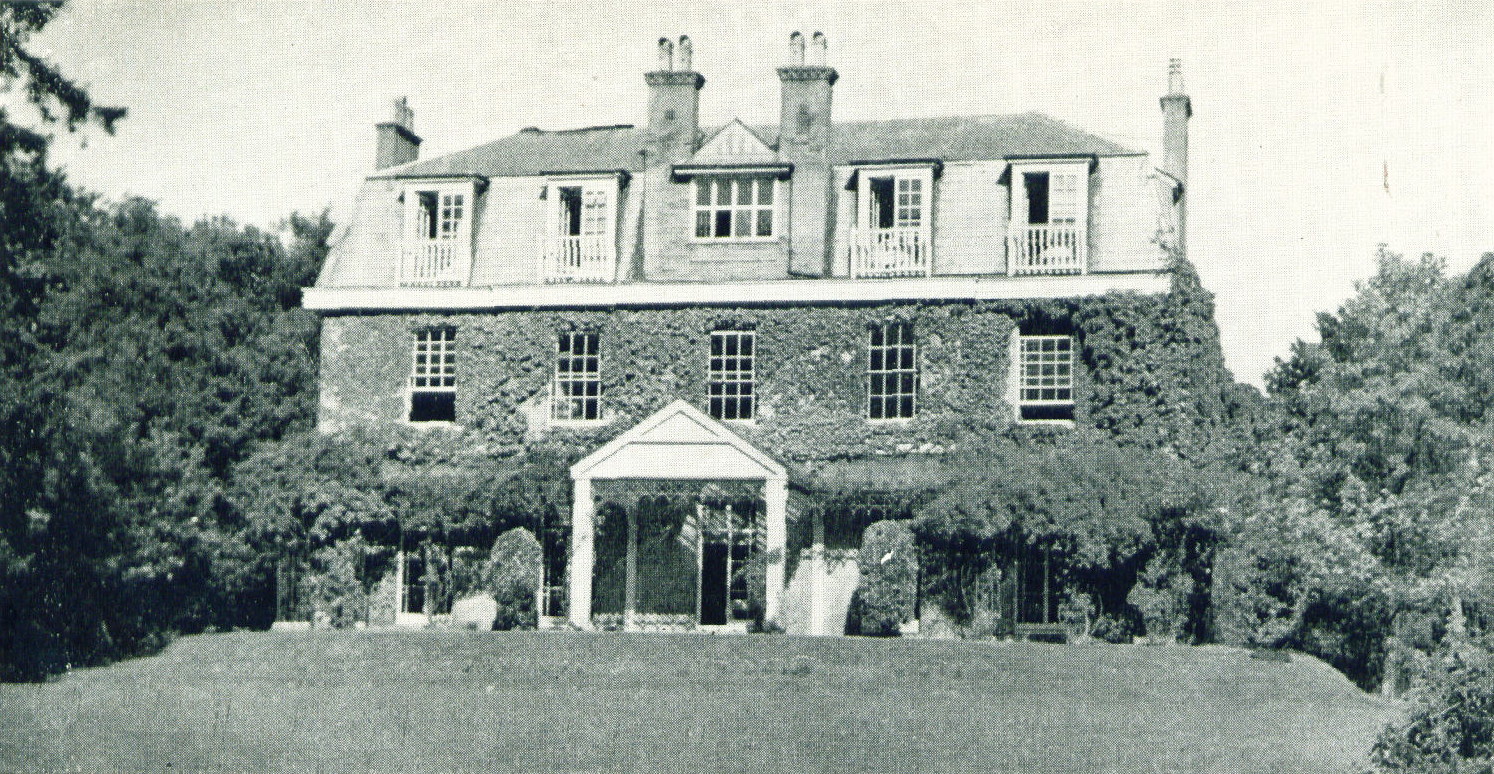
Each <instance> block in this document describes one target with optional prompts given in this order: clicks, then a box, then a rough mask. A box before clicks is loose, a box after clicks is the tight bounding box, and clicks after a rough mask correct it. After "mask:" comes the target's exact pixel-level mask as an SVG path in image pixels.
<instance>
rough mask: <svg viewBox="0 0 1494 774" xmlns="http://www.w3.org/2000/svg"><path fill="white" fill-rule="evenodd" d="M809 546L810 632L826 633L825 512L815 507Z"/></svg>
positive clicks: (816, 633)
mask: <svg viewBox="0 0 1494 774" xmlns="http://www.w3.org/2000/svg"><path fill="white" fill-rule="evenodd" d="M811 530H812V535H813V536H812V537H811V538H810V541H811V542H810V547H809V633H810V634H815V635H821V634H825V633H826V632H825V514H824V512H823V511H822V510H820V509H819V508H815V509H814V521H813V523H812V525H811Z"/></svg>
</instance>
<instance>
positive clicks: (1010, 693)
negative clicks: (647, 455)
mask: <svg viewBox="0 0 1494 774" xmlns="http://www.w3.org/2000/svg"><path fill="white" fill-rule="evenodd" d="M1395 711H1396V710H1395V708H1394V707H1393V706H1391V705H1388V704H1385V703H1381V702H1379V701H1377V700H1375V699H1373V698H1371V697H1368V696H1366V695H1365V694H1363V693H1361V692H1359V691H1358V690H1356V689H1355V688H1354V687H1353V686H1352V685H1351V684H1350V683H1349V682H1348V681H1347V680H1345V679H1344V678H1343V677H1342V676H1341V675H1339V674H1338V673H1337V672H1334V671H1333V670H1332V669H1330V668H1328V667H1327V666H1324V665H1323V664H1321V663H1319V662H1317V661H1314V660H1312V659H1309V658H1306V657H1301V656H1298V657H1295V658H1294V660H1293V662H1292V663H1284V662H1276V661H1265V660H1257V659H1252V658H1250V657H1249V656H1248V655H1247V654H1246V653H1244V652H1243V651H1238V650H1232V649H1227V648H1218V647H1203V648H1189V647H1181V646H1175V647H1146V646H1115V645H1040V644H1028V643H1001V642H982V641H932V640H891V641H879V640H866V639H851V638H833V639H810V638H796V637H771V636H705V635H685V634H681V635H668V634H654V635H651V634H630V635H619V634H586V633H574V632H523V633H519V632H515V633H502V632H462V631H399V632H394V631H360V632H310V633H308V632H299V633H297V632H283V633H282V632H276V633H249V632H243V633H232V634H216V635H202V636H196V637H187V638H184V639H182V640H179V641H178V642H176V643H175V644H173V645H172V646H171V647H169V648H168V649H167V650H166V651H165V652H164V653H162V654H160V655H158V656H154V657H151V658H143V659H137V660H133V661H128V662H124V663H120V664H115V665H113V666H109V667H102V668H98V669H86V670H79V671H76V672H73V673H71V674H69V675H66V676H65V677H63V678H61V679H59V680H56V681H54V682H51V683H47V684H42V685H0V769H3V770H5V771H57V770H68V771H88V772H92V771H131V772H135V771H200V770H209V771H224V772H238V771H265V770H274V771H297V772H301V771H304V772H334V771H360V772H385V771H389V772H394V771H401V772H402V771H409V772H448V771H453V772H454V771H473V772H477V771H483V772H498V771H515V772H518V771H522V772H531V771H533V772H543V771H572V772H578V771H695V772H701V773H702V774H703V773H704V772H734V771H739V772H778V771H794V772H799V771H813V772H832V771H845V772H867V771H888V772H893V771H896V772H919V771H927V772H937V771H967V770H968V771H981V772H1024V773H1033V774H1036V773H1040V772H1064V773H1065V774H1069V773H1070V772H1174V771H1175V772H1190V773H1191V774H1200V773H1203V772H1230V773H1231V774H1237V773H1240V772H1320V771H1343V772H1348V771H1353V770H1354V769H1355V768H1356V766H1355V763H1356V761H1361V760H1362V759H1363V756H1364V755H1365V753H1366V752H1367V751H1368V749H1369V745H1370V743H1371V741H1372V740H1373V738H1374V734H1375V732H1376V730H1377V729H1378V728H1379V726H1380V725H1381V724H1382V723H1384V722H1385V721H1386V720H1388V719H1390V718H1392V717H1393V716H1394V713H1395Z"/></svg>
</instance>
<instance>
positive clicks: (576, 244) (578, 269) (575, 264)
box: [540, 234, 617, 282]
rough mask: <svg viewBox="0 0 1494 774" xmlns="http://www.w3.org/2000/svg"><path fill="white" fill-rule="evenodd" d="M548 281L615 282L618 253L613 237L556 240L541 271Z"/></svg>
mask: <svg viewBox="0 0 1494 774" xmlns="http://www.w3.org/2000/svg"><path fill="white" fill-rule="evenodd" d="M540 275H541V279H543V280H544V281H545V282H614V281H616V280H617V250H616V248H615V247H614V245H613V243H612V237H611V236H609V235H605V234H604V235H597V236H563V237H552V238H551V239H550V240H549V241H548V242H547V243H546V244H545V257H544V263H543V265H542V266H541V268H540Z"/></svg>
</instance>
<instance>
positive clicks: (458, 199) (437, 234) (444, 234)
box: [415, 191, 467, 239]
mask: <svg viewBox="0 0 1494 774" xmlns="http://www.w3.org/2000/svg"><path fill="white" fill-rule="evenodd" d="M415 196H416V219H415V233H416V236H418V237H419V238H421V239H456V238H457V235H458V234H460V233H461V229H462V218H463V215H464V213H465V211H466V206H467V205H466V201H467V197H466V195H464V194H461V193H454V192H451V191H418V192H416V194H415Z"/></svg>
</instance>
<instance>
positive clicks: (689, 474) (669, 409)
mask: <svg viewBox="0 0 1494 774" xmlns="http://www.w3.org/2000/svg"><path fill="white" fill-rule="evenodd" d="M681 414H683V415H684V416H686V417H689V418H690V419H692V420H694V421H695V422H697V423H698V424H700V425H701V426H702V427H704V428H706V429H707V430H709V431H710V432H711V434H712V435H713V436H715V438H716V440H717V441H719V442H720V443H721V444H723V445H726V446H730V447H732V448H733V449H735V450H737V451H739V452H741V453H742V454H743V455H745V456H747V457H749V458H750V459H751V460H752V461H753V462H756V463H757V464H758V465H760V466H762V468H763V469H764V470H762V471H745V470H744V471H734V472H740V473H746V474H747V475H732V474H729V473H726V472H724V471H719V470H707V471H681V474H682V475H681V477H682V478H691V479H694V478H730V479H735V478H742V479H748V480H758V479H764V478H784V479H786V478H787V477H788V471H787V470H786V469H785V468H784V467H783V466H782V465H780V464H779V463H778V461H777V460H774V459H773V458H772V457H769V456H768V455H767V454H765V453H763V452H762V451H760V450H759V449H758V448H757V447H755V446H753V445H752V444H750V443H747V442H746V441H744V440H742V439H741V437H740V436H738V435H737V434H736V433H733V432H732V431H730V430H728V429H727V428H726V426H725V425H723V424H721V423H720V422H718V421H716V420H714V419H711V418H710V417H709V416H707V415H706V413H705V412H703V411H701V410H700V409H698V408H695V407H694V406H692V405H690V404H689V403H687V402H686V401H684V400H676V401H674V402H673V403H670V404H669V405H668V406H665V407H664V408H662V409H659V410H658V411H656V412H654V414H653V415H652V416H650V417H648V418H647V419H644V420H643V421H642V422H639V423H638V424H636V425H634V426H633V427H632V428H631V429H629V430H627V431H626V432H624V433H623V434H622V435H619V436H618V437H616V438H614V439H612V440H611V441H608V442H607V443H606V444H603V445H602V446H601V448H598V449H597V450H596V451H594V452H592V453H591V454H588V455H586V456H585V457H584V458H582V459H581V461H579V462H577V463H576V464H574V465H572V466H571V478H572V479H582V478H590V473H591V471H592V470H593V469H594V468H596V467H597V466H598V465H601V464H602V463H603V462H605V461H606V460H607V459H608V458H610V457H612V456H613V455H614V454H617V453H618V452H619V451H622V450H623V449H624V448H625V447H627V446H628V445H630V444H632V443H634V442H637V441H638V440H639V439H640V438H642V437H643V436H645V435H647V434H648V432H649V431H651V430H653V429H654V428H656V427H658V426H659V425H662V424H664V422H666V421H668V420H669V419H672V418H673V417H675V416H678V415H681Z"/></svg>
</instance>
